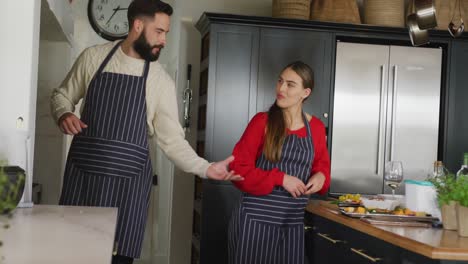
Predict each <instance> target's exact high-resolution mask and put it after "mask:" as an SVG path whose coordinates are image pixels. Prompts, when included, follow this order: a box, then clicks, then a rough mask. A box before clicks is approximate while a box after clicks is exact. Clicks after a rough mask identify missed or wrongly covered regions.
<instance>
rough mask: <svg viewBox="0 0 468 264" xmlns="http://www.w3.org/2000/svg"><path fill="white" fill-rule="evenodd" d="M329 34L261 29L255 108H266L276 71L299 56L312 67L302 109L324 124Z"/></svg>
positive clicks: (270, 101)
mask: <svg viewBox="0 0 468 264" xmlns="http://www.w3.org/2000/svg"><path fill="white" fill-rule="evenodd" d="M331 44H332V35H331V34H330V33H322V32H310V31H301V30H280V29H262V30H261V32H260V51H259V54H260V57H259V71H258V97H257V110H258V111H267V110H268V108H269V107H270V105H271V104H273V103H274V102H275V98H276V93H275V85H276V81H277V80H278V76H279V74H280V71H281V70H282V69H283V68H284V66H286V65H288V64H289V63H291V62H293V61H296V60H301V61H303V62H305V63H307V64H308V65H309V66H310V67H311V68H312V70H313V71H314V78H315V87H314V90H313V92H312V96H311V97H310V98H308V99H307V100H306V101H305V102H304V110H305V111H306V112H307V113H309V114H313V115H315V116H317V117H318V118H320V119H321V120H322V121H323V122H324V123H325V126H328V122H327V118H326V117H324V114H327V115H328V108H329V92H330V87H331V79H330V75H331V74H330V72H331V62H332V57H333V56H332V45H331Z"/></svg>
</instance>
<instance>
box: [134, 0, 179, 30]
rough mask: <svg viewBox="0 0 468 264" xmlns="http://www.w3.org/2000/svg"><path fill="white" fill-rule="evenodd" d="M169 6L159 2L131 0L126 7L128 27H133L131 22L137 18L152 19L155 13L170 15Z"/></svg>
mask: <svg viewBox="0 0 468 264" xmlns="http://www.w3.org/2000/svg"><path fill="white" fill-rule="evenodd" d="M172 12H173V10H172V7H171V5H169V4H167V3H164V2H163V1H160V0H133V2H132V3H131V4H130V5H129V6H128V10H127V18H128V25H129V27H130V28H131V27H133V22H134V21H135V19H137V18H138V17H151V18H152V17H154V15H155V14H156V13H164V14H166V15H168V16H171V15H172Z"/></svg>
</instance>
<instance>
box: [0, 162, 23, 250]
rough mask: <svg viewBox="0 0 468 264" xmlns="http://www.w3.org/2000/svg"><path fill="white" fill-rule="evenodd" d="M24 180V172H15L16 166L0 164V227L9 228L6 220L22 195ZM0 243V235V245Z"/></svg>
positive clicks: (0, 241) (1, 243)
mask: <svg viewBox="0 0 468 264" xmlns="http://www.w3.org/2000/svg"><path fill="white" fill-rule="evenodd" d="M10 168H13V170H10ZM10 172H13V173H10ZM24 180H25V176H24V174H23V173H17V169H16V167H2V166H0V225H1V226H0V228H5V229H7V228H9V224H8V222H9V219H10V218H11V217H12V211H13V210H14V209H15V208H16V206H17V205H18V202H19V201H20V199H21V196H22V195H23V189H24ZM2 245H3V242H2V240H1V237H0V246H2Z"/></svg>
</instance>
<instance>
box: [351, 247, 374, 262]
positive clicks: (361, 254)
mask: <svg viewBox="0 0 468 264" xmlns="http://www.w3.org/2000/svg"><path fill="white" fill-rule="evenodd" d="M351 251H352V252H354V253H356V254H358V255H360V256H362V257H364V258H366V259H368V260H370V261H372V262H374V263H375V262H379V261H381V260H382V259H381V258H373V257H371V256H369V255H367V254H365V253H364V252H363V251H364V250H362V249H355V248H351Z"/></svg>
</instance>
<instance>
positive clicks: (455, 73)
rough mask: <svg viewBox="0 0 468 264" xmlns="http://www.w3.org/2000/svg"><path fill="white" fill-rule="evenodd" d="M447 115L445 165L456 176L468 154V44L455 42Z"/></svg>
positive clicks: (467, 42)
mask: <svg viewBox="0 0 468 264" xmlns="http://www.w3.org/2000/svg"><path fill="white" fill-rule="evenodd" d="M448 66H449V67H448V72H449V89H448V103H447V108H448V114H447V131H446V133H447V136H446V139H447V141H446V157H445V159H444V160H445V164H446V165H447V167H448V168H449V170H450V171H452V172H457V171H458V170H459V169H460V166H461V164H462V162H463V153H464V152H468V41H463V40H456V41H452V44H451V49H450V60H449V65H448Z"/></svg>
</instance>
